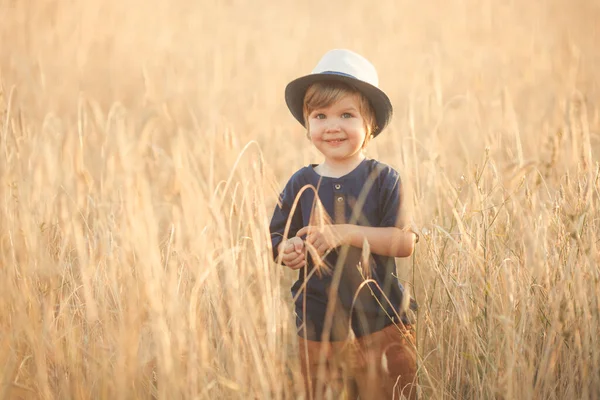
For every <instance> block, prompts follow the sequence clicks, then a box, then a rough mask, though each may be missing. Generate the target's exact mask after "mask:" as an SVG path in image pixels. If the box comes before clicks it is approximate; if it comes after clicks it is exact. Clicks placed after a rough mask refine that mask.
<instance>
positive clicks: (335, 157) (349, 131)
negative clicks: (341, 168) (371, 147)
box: [307, 95, 367, 163]
mask: <svg viewBox="0 0 600 400" xmlns="http://www.w3.org/2000/svg"><path fill="white" fill-rule="evenodd" d="M307 122H308V132H309V136H310V141H311V142H312V143H313V144H314V145H315V147H316V148H317V149H318V150H319V151H320V152H321V153H322V154H323V155H324V156H325V159H326V160H327V161H330V162H335V163H340V162H348V161H354V160H356V159H360V158H362V152H361V150H362V147H363V143H364V141H365V138H366V135H367V132H366V130H365V121H364V119H363V117H362V115H361V114H360V112H359V101H358V95H348V96H345V97H343V98H341V99H340V100H339V101H337V102H335V103H333V104H331V105H330V106H328V107H322V108H318V109H315V110H313V111H312V112H311V113H310V114H308V121H307Z"/></svg>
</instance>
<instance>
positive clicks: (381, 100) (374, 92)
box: [285, 72, 393, 137]
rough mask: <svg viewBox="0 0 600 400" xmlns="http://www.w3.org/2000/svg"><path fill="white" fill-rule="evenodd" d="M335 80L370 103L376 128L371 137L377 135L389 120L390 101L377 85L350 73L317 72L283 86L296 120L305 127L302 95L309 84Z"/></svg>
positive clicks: (391, 110) (287, 102)
mask: <svg viewBox="0 0 600 400" xmlns="http://www.w3.org/2000/svg"><path fill="white" fill-rule="evenodd" d="M324 81H337V82H344V83H346V84H348V85H350V86H352V87H354V88H356V89H357V90H358V91H359V92H361V93H362V94H363V95H364V96H365V97H366V98H367V99H368V100H369V102H370V103H371V107H373V111H374V112H375V121H376V124H377V126H376V128H375V129H374V130H373V133H372V134H373V137H375V136H377V135H378V134H379V133H381V131H382V130H383V129H384V128H385V127H386V126H387V124H388V123H389V122H390V120H391V118H392V114H393V108H392V103H391V101H390V99H389V97H388V96H387V95H386V94H385V93H384V92H383V91H382V90H381V89H379V88H378V87H376V86H373V85H371V84H369V83H367V82H364V81H361V80H358V79H356V78H354V77H352V76H350V75H342V74H338V73H328V72H325V73H319V74H310V75H306V76H303V77H300V78H297V79H295V80H293V81H291V82H290V83H288V85H287V86H286V88H285V102H286V104H287V106H288V108H289V110H290V112H291V113H292V115H293V116H294V118H296V120H298V122H300V124H302V126H304V127H306V121H304V115H303V107H304V95H305V94H306V90H307V89H308V88H309V86H310V85H312V84H313V83H316V82H324Z"/></svg>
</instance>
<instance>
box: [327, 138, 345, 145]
mask: <svg viewBox="0 0 600 400" xmlns="http://www.w3.org/2000/svg"><path fill="white" fill-rule="evenodd" d="M345 140H346V139H333V140H326V142H327V143H331V144H338V143H342V142H343V141H345Z"/></svg>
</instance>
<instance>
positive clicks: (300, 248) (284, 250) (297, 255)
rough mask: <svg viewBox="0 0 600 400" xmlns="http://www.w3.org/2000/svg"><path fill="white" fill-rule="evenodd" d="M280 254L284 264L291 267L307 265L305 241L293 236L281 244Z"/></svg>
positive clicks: (298, 267) (296, 267)
mask: <svg viewBox="0 0 600 400" xmlns="http://www.w3.org/2000/svg"><path fill="white" fill-rule="evenodd" d="M279 254H280V255H281V262H282V264H284V265H286V266H287V267H288V268H291V269H300V268H302V267H304V266H305V265H306V260H305V259H304V258H305V257H304V241H303V240H302V239H301V238H299V237H297V236H296V237H293V238H290V239H288V240H286V241H285V242H283V243H281V244H280V245H279Z"/></svg>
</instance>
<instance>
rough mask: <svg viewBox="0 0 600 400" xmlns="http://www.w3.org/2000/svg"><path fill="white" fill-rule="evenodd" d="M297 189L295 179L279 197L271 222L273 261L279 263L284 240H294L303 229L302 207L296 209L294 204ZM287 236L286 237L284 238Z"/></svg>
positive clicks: (291, 180) (290, 181) (289, 182)
mask: <svg viewBox="0 0 600 400" xmlns="http://www.w3.org/2000/svg"><path fill="white" fill-rule="evenodd" d="M296 192H297V190H296V188H295V185H294V180H293V178H292V179H290V180H289V181H288V183H287V184H286V186H285V188H284V190H283V191H282V193H281V194H280V195H279V202H278V203H277V205H276V206H275V210H274V211H273V215H272V217H271V222H270V224H269V231H270V234H271V247H272V252H273V260H275V261H277V260H278V258H279V250H280V248H279V247H280V245H281V244H282V243H283V242H284V239H289V238H293V237H294V236H295V235H296V232H297V231H298V229H300V228H301V227H302V214H301V210H300V205H299V204H298V206H297V207H296V208H295V210H292V209H293V208H294V206H293V203H294V200H295V197H296V196H295V195H296ZM289 219H291V221H289V223H290V225H289V231H288V232H287V235H285V228H286V225H287V224H288V220H289ZM284 235H285V237H284Z"/></svg>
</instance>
